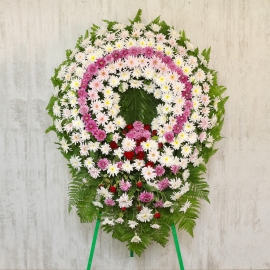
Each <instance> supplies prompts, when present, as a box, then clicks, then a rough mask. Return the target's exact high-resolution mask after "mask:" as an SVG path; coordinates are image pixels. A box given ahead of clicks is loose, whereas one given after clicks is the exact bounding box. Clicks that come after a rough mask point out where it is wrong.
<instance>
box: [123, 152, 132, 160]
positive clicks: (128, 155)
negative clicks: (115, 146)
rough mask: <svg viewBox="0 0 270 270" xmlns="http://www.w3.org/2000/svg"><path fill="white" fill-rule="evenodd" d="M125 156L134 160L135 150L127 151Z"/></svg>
mask: <svg viewBox="0 0 270 270" xmlns="http://www.w3.org/2000/svg"><path fill="white" fill-rule="evenodd" d="M124 156H125V157H126V159H128V160H132V159H133V158H134V152H133V151H129V152H125V153H124Z"/></svg>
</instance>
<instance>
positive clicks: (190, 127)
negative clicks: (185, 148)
mask: <svg viewBox="0 0 270 270" xmlns="http://www.w3.org/2000/svg"><path fill="white" fill-rule="evenodd" d="M194 129H195V126H194V125H193V124H192V123H190V122H186V123H185V124H184V131H185V132H192V131H194Z"/></svg>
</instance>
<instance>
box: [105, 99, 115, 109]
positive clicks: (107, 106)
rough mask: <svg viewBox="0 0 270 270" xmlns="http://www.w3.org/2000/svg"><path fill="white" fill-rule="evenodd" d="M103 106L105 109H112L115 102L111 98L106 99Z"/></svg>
mask: <svg viewBox="0 0 270 270" xmlns="http://www.w3.org/2000/svg"><path fill="white" fill-rule="evenodd" d="M103 104H104V107H105V108H107V109H110V108H111V107H112V105H113V100H112V99H111V98H105V99H104V102H103Z"/></svg>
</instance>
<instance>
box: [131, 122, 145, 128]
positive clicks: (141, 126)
mask: <svg viewBox="0 0 270 270" xmlns="http://www.w3.org/2000/svg"><path fill="white" fill-rule="evenodd" d="M133 127H134V129H135V130H142V129H144V124H143V123H142V122H140V121H135V122H134V123H133Z"/></svg>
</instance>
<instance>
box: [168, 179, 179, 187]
mask: <svg viewBox="0 0 270 270" xmlns="http://www.w3.org/2000/svg"><path fill="white" fill-rule="evenodd" d="M169 183H170V188H171V189H178V188H180V186H181V184H182V181H181V179H180V178H175V179H171V180H170V181H169Z"/></svg>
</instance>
